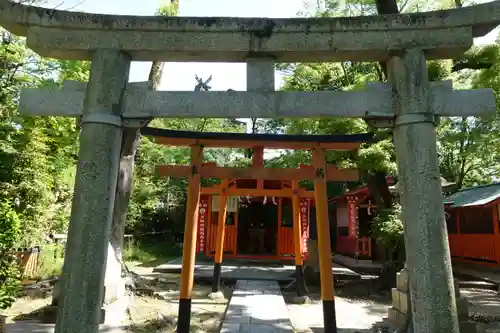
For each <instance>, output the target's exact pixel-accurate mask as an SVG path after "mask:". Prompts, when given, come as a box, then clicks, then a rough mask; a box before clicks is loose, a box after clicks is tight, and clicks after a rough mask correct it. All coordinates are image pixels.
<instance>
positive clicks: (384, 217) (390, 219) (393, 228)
mask: <svg viewBox="0 0 500 333" xmlns="http://www.w3.org/2000/svg"><path fill="white" fill-rule="evenodd" d="M372 234H373V236H374V238H375V239H376V240H377V241H378V242H380V243H381V244H383V245H384V246H385V247H386V248H387V250H388V252H389V255H390V258H389V261H392V257H393V255H394V254H395V252H396V251H397V250H398V249H399V248H400V247H401V246H403V244H404V228H403V221H402V220H401V205H400V204H399V203H394V204H393V205H392V209H388V210H383V211H381V212H380V213H379V214H378V215H377V216H376V217H375V218H374V219H373V226H372Z"/></svg>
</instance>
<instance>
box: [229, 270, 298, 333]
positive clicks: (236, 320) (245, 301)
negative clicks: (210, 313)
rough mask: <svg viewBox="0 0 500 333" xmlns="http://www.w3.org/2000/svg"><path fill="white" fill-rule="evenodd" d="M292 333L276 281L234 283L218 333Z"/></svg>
mask: <svg viewBox="0 0 500 333" xmlns="http://www.w3.org/2000/svg"><path fill="white" fill-rule="evenodd" d="M256 332H262V333H267V332H269V333H278V332H279V333H285V332H290V333H292V332H293V327H292V323H291V321H290V316H289V313H288V309H287V306H286V304H285V300H284V299H283V295H282V294H281V290H280V287H279V285H278V283H277V282H276V281H254V280H238V281H237V282H236V286H235V289H234V291H233V296H232V297H231V301H230V302H229V306H228V309H227V312H226V317H225V319H224V324H223V325H222V329H221V333H256Z"/></svg>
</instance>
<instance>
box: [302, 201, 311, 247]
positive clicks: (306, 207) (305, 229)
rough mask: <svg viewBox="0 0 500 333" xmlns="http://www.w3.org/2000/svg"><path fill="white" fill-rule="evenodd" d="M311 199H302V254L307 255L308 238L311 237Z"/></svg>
mask: <svg viewBox="0 0 500 333" xmlns="http://www.w3.org/2000/svg"><path fill="white" fill-rule="evenodd" d="M310 206H311V200H310V199H300V229H301V230H300V231H301V237H302V255H307V240H308V239H309V215H310V214H309V211H310V208H311V207H310Z"/></svg>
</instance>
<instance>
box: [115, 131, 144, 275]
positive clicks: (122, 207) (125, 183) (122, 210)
mask: <svg viewBox="0 0 500 333" xmlns="http://www.w3.org/2000/svg"><path fill="white" fill-rule="evenodd" d="M140 140H141V133H140V130H139V129H135V128H126V129H125V130H124V131H123V138H122V148H121V153H120V170H119V173H118V181H117V184H116V193H115V206H114V209H113V222H112V224H111V236H110V244H111V246H112V248H113V251H114V254H115V259H116V260H117V261H118V263H119V264H120V265H121V268H122V271H124V272H127V273H128V269H127V266H126V265H125V262H124V261H123V238H124V234H125V225H126V223H127V209H128V204H129V201H130V195H131V193H132V174H133V171H134V164H135V163H134V158H135V154H136V152H137V148H138V147H139V143H140Z"/></svg>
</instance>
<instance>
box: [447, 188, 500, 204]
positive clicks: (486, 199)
mask: <svg viewBox="0 0 500 333" xmlns="http://www.w3.org/2000/svg"><path fill="white" fill-rule="evenodd" d="M498 199H500V183H494V184H489V185H482V186H475V187H470V188H466V189H463V190H460V191H458V192H456V193H454V194H452V195H450V196H448V197H446V198H445V199H444V204H445V205H449V207H451V208H458V207H472V206H484V205H487V204H489V203H492V202H493V201H495V200H498Z"/></svg>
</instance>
